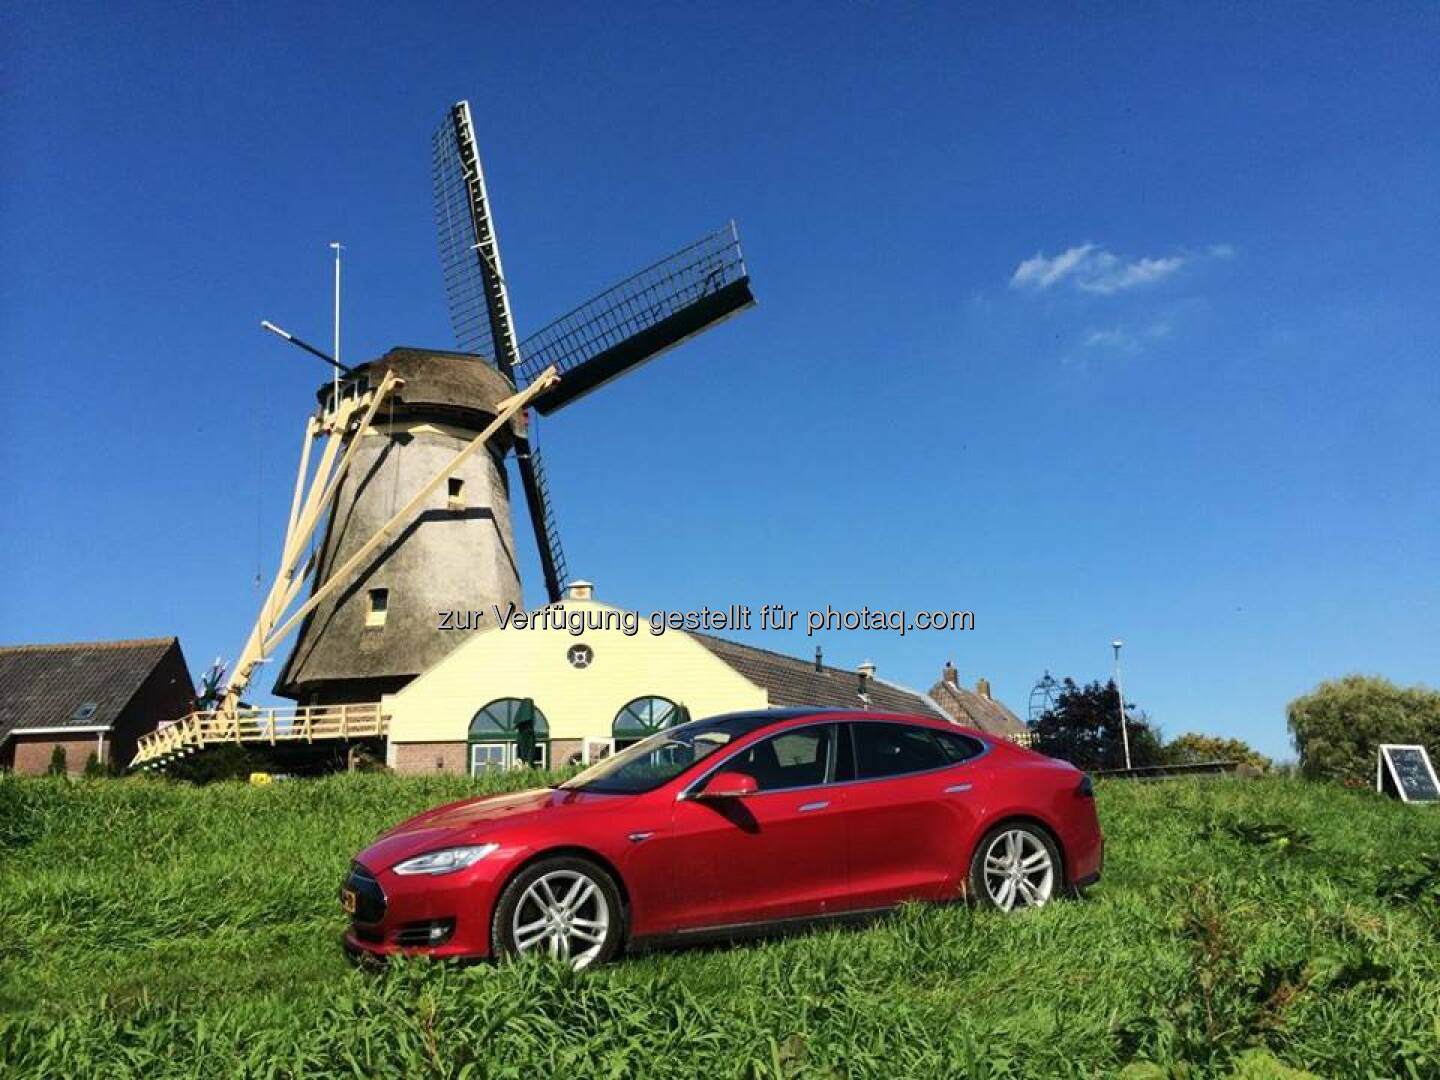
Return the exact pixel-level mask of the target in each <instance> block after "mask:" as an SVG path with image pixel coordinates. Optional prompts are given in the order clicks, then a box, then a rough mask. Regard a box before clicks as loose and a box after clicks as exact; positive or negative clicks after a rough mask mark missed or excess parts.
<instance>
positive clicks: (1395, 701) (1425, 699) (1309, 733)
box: [1286, 675, 1440, 786]
mask: <svg viewBox="0 0 1440 1080" xmlns="http://www.w3.org/2000/svg"><path fill="white" fill-rule="evenodd" d="M1286 716H1287V719H1288V721H1289V724H1290V735H1291V737H1292V738H1293V739H1294V741H1295V749H1296V750H1297V751H1298V752H1299V755H1300V773H1301V775H1302V776H1304V777H1306V778H1308V779H1312V780H1339V781H1342V782H1344V783H1347V784H1351V785H1354V786H1370V785H1373V784H1374V783H1375V762H1376V759H1377V756H1378V751H1379V747H1380V744H1381V743H1418V744H1419V745H1421V746H1424V747H1426V748H1427V749H1428V750H1429V751H1430V756H1431V758H1436V757H1440V692H1437V691H1435V690H1430V689H1427V688H1425V687H1422V686H1413V687H1404V688H1402V687H1399V686H1396V685H1395V684H1394V683H1392V682H1390V681H1389V680H1388V679H1381V678H1376V677H1373V676H1366V675H1347V676H1345V677H1344V678H1343V679H1336V680H1333V681H1330V682H1323V683H1321V684H1320V685H1319V686H1317V687H1316V688H1315V689H1314V690H1312V691H1311V692H1310V693H1308V694H1306V695H1305V696H1304V697H1300V698H1296V699H1295V700H1294V701H1292V702H1291V703H1290V706H1289V708H1288V709H1287V710H1286Z"/></svg>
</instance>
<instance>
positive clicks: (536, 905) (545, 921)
mask: <svg viewBox="0 0 1440 1080" xmlns="http://www.w3.org/2000/svg"><path fill="white" fill-rule="evenodd" d="M624 922H625V912H624V908H623V907H622V905H621V901H620V890H619V889H617V888H616V886H615V882H614V881H613V880H612V879H611V877H610V875H609V874H608V873H606V872H605V871H604V870H603V869H601V868H600V867H599V866H597V865H596V864H595V863H593V862H590V861H589V860H588V859H580V858H575V857H573V856H556V857H554V858H548V859H540V860H539V861H537V862H534V863H531V864H530V865H529V866H527V867H525V869H523V870H521V871H520V873H518V874H516V875H515V876H514V877H513V878H512V879H511V880H510V882H509V884H507V885H506V886H505V888H504V889H503V890H502V891H501V893H500V900H499V903H497V904H496V905H495V915H494V918H493V919H492V920H491V925H490V941H491V943H492V945H493V946H494V951H495V955H496V956H502V957H507V958H510V959H522V958H524V957H529V956H550V957H553V958H554V959H556V960H563V961H565V962H566V963H568V964H570V966H571V967H574V968H585V967H589V966H591V965H592V964H603V963H604V962H605V961H607V960H609V959H610V958H612V957H613V956H614V955H615V954H616V953H617V952H618V951H619V949H620V943H621V941H622V940H623V938H624V933H625V926H624Z"/></svg>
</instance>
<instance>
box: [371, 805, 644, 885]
mask: <svg viewBox="0 0 1440 1080" xmlns="http://www.w3.org/2000/svg"><path fill="white" fill-rule="evenodd" d="M617 798H624V796H615V795H592V794H588V793H586V792H583V791H560V790H557V789H554V788H537V789H535V790H533V791H517V792H513V793H511V794H508V795H485V796H482V797H481V798H478V799H465V800H464V801H462V802H455V803H449V804H448V805H446V806H439V807H436V808H435V809H434V810H427V811H425V813H423V814H417V815H416V816H415V817H412V818H410V819H408V820H406V821H402V822H401V823H400V824H399V825H396V826H395V827H394V828H393V829H390V830H389V831H388V832H386V833H384V834H382V835H381V837H380V838H379V839H378V840H376V841H375V842H374V843H373V844H371V845H370V846H369V847H368V848H366V849H365V850H364V851H362V852H361V853H360V854H359V856H358V857H357V859H356V861H357V862H359V863H360V864H361V865H363V866H365V867H368V868H369V869H370V870H373V871H379V870H386V869H389V868H390V867H391V866H394V865H395V864H396V863H398V862H401V861H403V860H405V859H408V858H410V857H411V856H412V855H419V854H421V853H422V852H426V851H435V850H437V849H438V848H442V847H448V846H453V845H458V844H469V843H485V842H486V841H489V840H500V839H502V838H503V835H504V833H505V831H506V830H508V829H511V828H513V827H515V826H516V825H520V824H530V823H532V822H535V821H537V820H559V819H560V818H561V817H563V816H565V815H568V814H574V813H578V812H580V811H581V810H583V809H585V808H586V807H593V806H596V805H597V804H601V803H613V802H614V801H615V800H616V799H617Z"/></svg>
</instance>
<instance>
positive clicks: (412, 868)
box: [391, 844, 500, 875]
mask: <svg viewBox="0 0 1440 1080" xmlns="http://www.w3.org/2000/svg"><path fill="white" fill-rule="evenodd" d="M499 847H500V845H499V844H469V845H467V846H465V847H452V848H445V849H443V850H441V851H427V852H426V853H425V854H424V855H416V856H415V857H414V858H413V859H406V860H405V861H404V862H402V863H397V864H396V865H395V866H393V867H391V869H392V870H393V871H394V872H395V873H397V874H405V875H409V874H453V873H454V872H455V871H456V870H464V869H465V867H467V866H473V865H474V864H475V863H477V862H479V861H480V860H481V859H483V858H485V856H486V855H489V854H490V853H491V852H493V851H496V850H498V849H499Z"/></svg>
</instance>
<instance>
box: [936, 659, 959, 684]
mask: <svg viewBox="0 0 1440 1080" xmlns="http://www.w3.org/2000/svg"><path fill="white" fill-rule="evenodd" d="M940 678H941V680H942V681H943V682H946V683H949V684H950V685H951V686H959V685H960V678H959V672H957V671H956V670H955V665H954V664H952V663H951V662H950V661H949V660H946V661H945V667H944V669H943V670H942V671H941V672H940Z"/></svg>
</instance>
